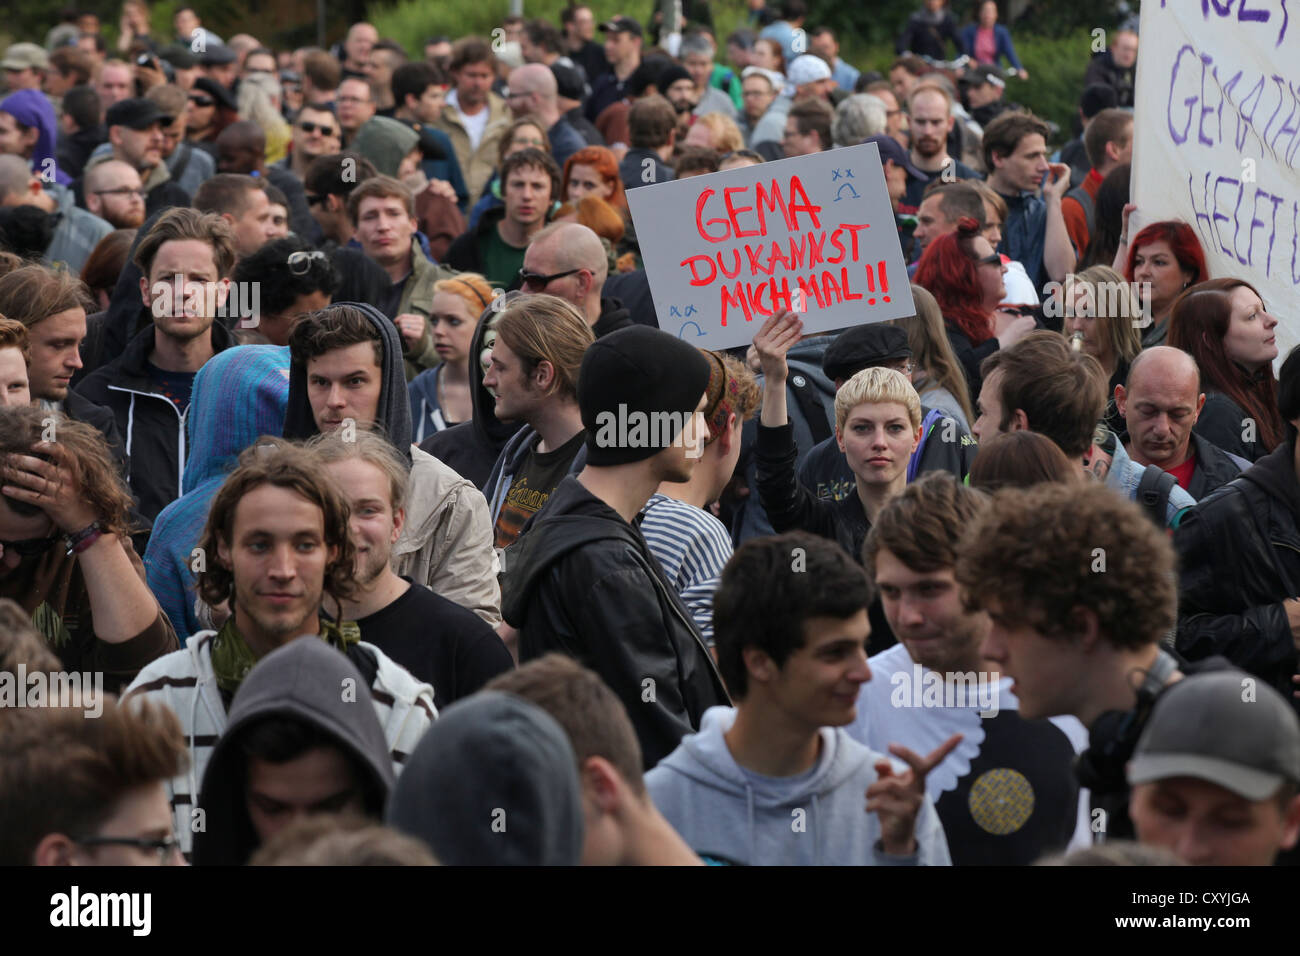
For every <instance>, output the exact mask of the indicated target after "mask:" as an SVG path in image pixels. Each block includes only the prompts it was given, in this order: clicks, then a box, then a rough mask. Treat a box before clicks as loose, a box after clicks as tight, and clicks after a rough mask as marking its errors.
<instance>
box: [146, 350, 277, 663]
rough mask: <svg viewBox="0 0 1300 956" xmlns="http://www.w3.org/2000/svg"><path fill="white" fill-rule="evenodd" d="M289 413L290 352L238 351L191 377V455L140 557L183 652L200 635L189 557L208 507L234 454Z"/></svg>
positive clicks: (216, 359) (220, 357) (229, 352)
mask: <svg viewBox="0 0 1300 956" xmlns="http://www.w3.org/2000/svg"><path fill="white" fill-rule="evenodd" d="M288 406H289V349H288V348H287V347H285V346H279V345H241V346H236V347H234V348H229V349H226V350H225V351H222V352H218V353H217V354H216V355H214V356H213V357H212V358H210V359H209V360H208V361H207V363H206V364H205V365H204V366H203V368H201V369H199V373H198V374H197V375H196V376H194V391H193V393H192V396H191V398H190V413H189V419H188V424H189V442H190V454H189V458H188V460H187V461H186V462H185V473H184V475H183V476H182V478H181V491H182V494H181V497H179V498H177V499H176V500H175V501H173V502H172V503H171V504H169V505H168V506H167V507H165V508H164V509H163V510H162V511H161V512H160V513H159V515H158V517H157V519H155V521H154V526H153V536H152V537H151V538H150V539H149V547H148V549H147V550H146V551H145V553H144V568H145V574H146V576H147V580H148V583H149V589H150V590H151V591H153V593H154V595H155V596H156V597H157V598H158V603H159V604H161V605H162V609H163V613H165V614H166V615H167V617H168V618H169V619H170V620H171V622H172V626H173V627H175V628H176V635H177V636H178V637H179V638H180V641H181V646H182V647H184V646H185V642H186V640H188V639H189V636H190V635H191V634H194V633H197V632H198V631H199V630H201V629H202V626H203V625H201V624H200V622H199V619H198V617H197V616H196V615H195V613H194V600H195V594H196V592H195V574H194V571H193V570H192V569H191V560H192V553H193V550H194V548H196V547H197V546H198V544H199V539H200V538H201V537H202V535H203V526H204V524H206V522H207V520H208V505H209V504H211V502H212V499H213V497H214V496H215V495H216V493H217V489H218V488H220V487H221V484H222V482H224V481H225V480H226V477H227V476H228V475H229V474H230V473H231V472H232V471H234V470H235V464H236V462H237V461H238V459H239V454H240V452H242V451H243V450H244V449H245V448H248V447H249V446H250V445H252V444H253V442H254V441H256V440H257V439H258V438H260V437H262V436H263V435H277V436H278V435H280V434H281V431H282V429H283V427H284V414H285V410H286V409H287V408H288Z"/></svg>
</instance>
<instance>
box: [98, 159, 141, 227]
mask: <svg viewBox="0 0 1300 956" xmlns="http://www.w3.org/2000/svg"><path fill="white" fill-rule="evenodd" d="M84 188H85V193H86V208H87V209H88V210H90V211H91V212H93V213H94V214H95V215H96V216H98V217H99V218H100V219H103V220H104V221H105V222H107V223H108V224H109V225H111V226H112V227H113V228H114V229H138V228H139V227H140V224H141V223H142V222H144V185H143V183H142V182H141V181H140V174H139V173H138V172H136V171H135V167H133V166H131V165H130V164H129V163H124V162H122V161H121V160H117V159H110V160H107V161H106V162H102V163H97V164H96V165H94V166H92V167H90V169H88V170H87V171H86V180H85V184H84Z"/></svg>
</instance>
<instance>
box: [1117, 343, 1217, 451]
mask: <svg viewBox="0 0 1300 956" xmlns="http://www.w3.org/2000/svg"><path fill="white" fill-rule="evenodd" d="M1204 404H1205V396H1204V395H1202V394H1201V373H1200V370H1199V369H1198V368H1197V367H1196V361H1195V360H1194V359H1193V358H1192V357H1191V356H1190V355H1188V354H1187V353H1186V352H1184V351H1182V350H1181V349H1175V348H1169V347H1168V346H1164V345H1161V346H1158V347H1156V348H1150V349H1146V350H1145V351H1143V352H1140V353H1139V354H1138V356H1137V358H1135V359H1134V360H1133V364H1132V366H1131V367H1130V368H1129V372H1128V384H1127V385H1118V386H1116V387H1115V406H1116V408H1118V410H1119V413H1120V414H1121V415H1122V416H1124V420H1125V422H1127V423H1128V433H1129V455H1130V456H1131V457H1132V458H1133V460H1134V461H1136V462H1137V463H1138V464H1140V465H1159V466H1160V467H1161V468H1164V469H1166V470H1168V469H1171V468H1177V467H1178V466H1179V465H1182V464H1183V463H1184V462H1186V461H1187V459H1188V458H1190V457H1191V455H1192V448H1191V441H1192V426H1193V425H1195V424H1196V419H1197V417H1198V416H1199V415H1200V413H1201V407H1202V406H1203V405H1204Z"/></svg>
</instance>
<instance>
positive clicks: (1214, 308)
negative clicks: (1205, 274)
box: [1167, 279, 1283, 451]
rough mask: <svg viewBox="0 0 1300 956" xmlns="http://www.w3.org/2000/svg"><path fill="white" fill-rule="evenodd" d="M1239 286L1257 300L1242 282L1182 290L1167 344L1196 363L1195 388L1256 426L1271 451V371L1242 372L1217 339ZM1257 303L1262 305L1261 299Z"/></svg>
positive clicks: (1278, 427) (1275, 418)
mask: <svg viewBox="0 0 1300 956" xmlns="http://www.w3.org/2000/svg"><path fill="white" fill-rule="evenodd" d="M1241 287H1245V288H1247V289H1249V290H1250V291H1251V292H1254V293H1255V294H1256V295H1259V290H1257V289H1256V288H1255V287H1254V286H1253V285H1251V284H1250V283H1249V282H1247V281H1246V280H1245V279H1206V280H1205V281H1204V282H1201V283H1200V284H1199V285H1194V286H1189V287H1188V288H1186V289H1184V290H1183V291H1182V293H1181V294H1180V295H1179V296H1178V298H1177V299H1175V300H1174V306H1173V310H1172V311H1171V312H1170V314H1169V339H1168V342H1167V344H1168V345H1170V346H1171V347H1173V348H1176V349H1182V350H1183V351H1184V352H1187V353H1188V354H1189V355H1191V356H1192V358H1194V359H1196V365H1197V367H1198V368H1200V370H1201V388H1202V389H1204V390H1210V389H1213V390H1214V391H1217V392H1222V393H1223V394H1224V395H1227V396H1228V397H1229V398H1230V399H1232V400H1233V401H1234V402H1236V403H1237V404H1238V405H1240V406H1241V408H1242V409H1243V410H1244V411H1245V412H1246V414H1247V415H1249V416H1250V417H1251V418H1253V419H1254V420H1255V421H1256V422H1257V423H1258V424H1259V439H1260V442H1262V443H1263V445H1264V446H1265V447H1266V448H1268V449H1269V451H1272V450H1273V449H1274V448H1276V447H1277V446H1278V445H1279V444H1280V443H1281V441H1282V438H1283V426H1282V415H1281V413H1280V412H1279V411H1278V408H1277V377H1276V376H1275V375H1274V374H1273V366H1272V365H1271V364H1270V365H1266V366H1264V368H1263V369H1261V370H1260V371H1259V372H1256V373H1251V372H1248V371H1246V369H1244V368H1242V367H1241V366H1240V365H1238V364H1237V363H1236V362H1234V361H1233V360H1232V359H1230V358H1229V357H1228V353H1227V352H1226V351H1225V350H1224V348H1223V337H1224V336H1225V335H1227V334H1228V325H1229V323H1230V322H1231V320H1232V290H1233V289H1236V288H1241ZM1260 301H1261V302H1263V301H1264V299H1263V296H1260Z"/></svg>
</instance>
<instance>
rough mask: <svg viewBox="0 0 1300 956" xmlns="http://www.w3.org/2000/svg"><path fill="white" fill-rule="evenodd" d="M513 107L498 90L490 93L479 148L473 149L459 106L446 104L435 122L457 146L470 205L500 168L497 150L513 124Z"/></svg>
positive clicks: (477, 199) (453, 144) (435, 126)
mask: <svg viewBox="0 0 1300 956" xmlns="http://www.w3.org/2000/svg"><path fill="white" fill-rule="evenodd" d="M510 122H511V116H510V110H509V109H507V108H506V101H505V100H503V99H502V98H501V97H499V96H497V95H496V94H495V93H489V94H488V122H487V126H486V127H484V129H483V138H482V139H481V140H479V144H478V149H471V148H470V144H469V133H468V132H466V130H465V127H464V126H463V125H462V124H461V121H460V117H459V116H458V115H457V114H456V108H455V107H454V106H451V105H445V106H443V108H442V116H440V117H439V118H438V121H437V122H436V123H434V124H433V126H434V128H436V129H440V130H442V131H443V132H444V133H446V134H447V136H448V137H449V138H450V139H451V145H452V148H453V149H455V150H456V159H457V160H458V161H459V162H460V171H461V173H462V174H464V176H465V188H466V189H468V190H469V205H470V206H473V205H474V203H476V202H478V201H479V199H480V198H481V197H482V196H483V190H484V188H485V187H486V186H487V184H488V180H490V179H491V178H492V174H493V173H494V172H495V171H496V168H497V152H498V147H499V145H500V142H501V136H502V134H504V133H505V131H506V127H507V126H509V125H510Z"/></svg>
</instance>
